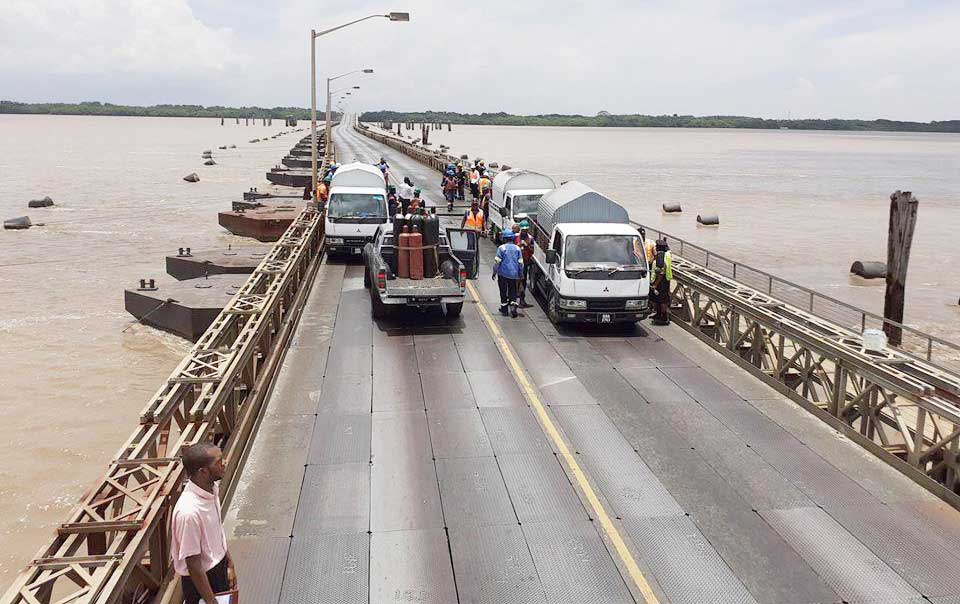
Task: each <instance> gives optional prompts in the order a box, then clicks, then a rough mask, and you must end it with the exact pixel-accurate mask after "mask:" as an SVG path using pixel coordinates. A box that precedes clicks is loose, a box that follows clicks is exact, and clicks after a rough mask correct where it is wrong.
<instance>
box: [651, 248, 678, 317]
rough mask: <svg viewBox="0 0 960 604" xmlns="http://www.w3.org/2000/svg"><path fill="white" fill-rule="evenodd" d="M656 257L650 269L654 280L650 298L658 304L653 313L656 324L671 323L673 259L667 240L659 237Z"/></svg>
mask: <svg viewBox="0 0 960 604" xmlns="http://www.w3.org/2000/svg"><path fill="white" fill-rule="evenodd" d="M656 254H657V255H656V257H655V258H654V260H653V263H652V264H653V265H652V266H651V267H650V270H651V271H652V272H653V275H654V277H653V281H652V282H651V283H650V298H651V299H652V301H653V302H654V303H655V304H656V305H657V308H656V313H655V314H654V315H653V324H654V325H670V282H671V281H673V259H672V258H671V256H670V246H669V245H667V240H666V239H665V238H664V239H658V240H657V244H656Z"/></svg>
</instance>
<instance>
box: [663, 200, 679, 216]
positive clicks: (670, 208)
mask: <svg viewBox="0 0 960 604" xmlns="http://www.w3.org/2000/svg"><path fill="white" fill-rule="evenodd" d="M663 211H664V212H666V213H667V214H675V213H677V212H682V211H683V208H681V207H680V204H679V203H665V204H663Z"/></svg>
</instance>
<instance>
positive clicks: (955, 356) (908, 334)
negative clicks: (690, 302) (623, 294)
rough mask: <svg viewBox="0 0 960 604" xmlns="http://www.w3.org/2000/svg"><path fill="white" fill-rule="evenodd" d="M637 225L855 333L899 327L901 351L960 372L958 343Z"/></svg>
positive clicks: (680, 251) (691, 256)
mask: <svg viewBox="0 0 960 604" xmlns="http://www.w3.org/2000/svg"><path fill="white" fill-rule="evenodd" d="M635 224H636V225H637V226H639V227H641V228H643V229H644V230H645V231H646V233H647V234H648V235H653V236H656V237H665V238H666V239H667V242H668V243H669V245H670V249H671V251H673V253H675V254H677V255H678V256H680V257H682V258H684V259H686V260H689V261H690V262H693V263H695V264H699V265H700V266H703V267H704V268H708V269H710V270H712V271H714V272H716V273H719V274H721V275H723V276H724V277H727V278H729V279H734V280H736V281H739V282H740V283H743V284H744V285H747V286H749V287H751V288H753V289H755V290H758V291H762V292H766V293H767V294H769V295H770V296H772V297H774V298H777V299H779V300H782V301H784V302H787V303H788V304H791V305H793V306H796V307H798V308H802V309H804V310H806V311H808V312H810V313H812V314H814V315H817V316H818V317H822V318H824V319H827V320H828V321H831V322H833V323H836V324H837V325H840V326H842V327H846V328H847V329H850V330H851V331H854V332H856V333H863V330H864V329H882V328H883V326H884V324H889V325H892V326H894V327H899V328H900V329H902V330H903V342H902V343H901V344H900V346H898V349H899V350H900V351H902V352H904V353H906V354H908V355H910V356H913V357H916V358H919V359H923V360H926V361H928V362H929V363H931V364H933V365H936V366H938V367H941V368H943V369H944V370H947V371H951V372H957V371H960V344H958V343H956V342H951V341H949V340H945V339H943V338H939V337H937V336H934V335H930V334H928V333H925V332H922V331H920V330H918V329H914V328H913V327H909V326H907V325H903V324H901V323H897V322H896V321H891V320H889V319H885V318H883V316H881V315H878V314H876V313H872V312H870V311H868V310H864V309H862V308H858V307H856V306H854V305H852V304H848V303H846V302H843V301H841V300H837V299H836V298H832V297H830V296H827V295H824V294H821V293H820V292H817V291H815V290H812V289H810V288H808V287H804V286H802V285H798V284H796V283H793V282H791V281H787V280H786V279H782V278H780V277H777V276H776V275H771V274H770V273H768V272H766V271H762V270H760V269H756V268H753V267H752V266H748V265H746V264H743V263H741V262H737V261H736V260H731V259H730V258H727V257H725V256H721V255H720V254H717V253H715V252H711V251H710V250H708V249H706V248H704V247H701V246H699V245H697V244H695V243H691V242H689V241H686V240H684V239H681V238H680V237H676V236H674V235H671V234H669V233H665V232H663V231H661V230H660V229H657V228H655V227H651V226H647V225H644V224H640V223H635Z"/></svg>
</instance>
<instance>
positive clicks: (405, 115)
mask: <svg viewBox="0 0 960 604" xmlns="http://www.w3.org/2000/svg"><path fill="white" fill-rule="evenodd" d="M360 121H363V122H372V123H380V122H392V123H398V122H400V123H403V122H414V123H420V122H427V123H436V124H474V125H495V126H593V127H597V126H601V127H602V126H609V127H621V128H754V129H768V130H776V129H778V128H789V129H791V130H879V131H886V132H958V133H960V120H950V121H944V122H899V121H894V120H841V119H830V120H807V119H804V120H770V119H763V118H759V117H743V116H736V115H710V116H699V117H698V116H693V115H676V114H674V115H614V114H610V113H607V112H606V111H601V112H600V113H598V114H597V115H595V116H588V115H562V114H556V113H551V114H545V115H512V114H509V113H502V112H501V113H480V114H475V113H455V112H451V111H425V112H398V111H367V112H366V113H364V114H362V115H361V116H360Z"/></svg>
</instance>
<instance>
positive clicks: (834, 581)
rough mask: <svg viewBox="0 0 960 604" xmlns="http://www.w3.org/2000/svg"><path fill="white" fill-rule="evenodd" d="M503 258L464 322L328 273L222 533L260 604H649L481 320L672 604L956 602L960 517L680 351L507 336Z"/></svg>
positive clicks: (708, 356)
mask: <svg viewBox="0 0 960 604" xmlns="http://www.w3.org/2000/svg"><path fill="white" fill-rule="evenodd" d="M337 133H338V136H339V138H338V144H339V145H340V149H341V154H340V155H341V158H342V159H343V160H344V161H352V160H354V159H357V160H362V161H374V160H376V159H377V158H379V157H380V156H383V157H385V158H387V160H388V162H390V164H391V166H393V172H394V175H395V176H400V177H402V176H404V175H409V176H411V177H412V178H413V180H414V181H415V182H417V183H418V184H423V183H427V186H425V187H424V190H425V192H427V193H428V196H429V194H430V192H431V191H433V190H434V189H435V187H434V186H433V183H434V179H437V176H436V174H435V173H434V172H432V171H430V170H428V169H427V168H424V167H422V166H420V165H419V164H416V163H415V162H413V161H412V160H410V159H409V158H407V157H405V156H403V155H400V154H398V153H396V152H394V151H393V150H391V149H388V148H385V147H382V146H379V145H377V144H376V143H374V142H372V141H369V140H366V139H362V138H360V137H359V136H358V135H357V134H356V133H353V132H352V131H348V129H346V128H342V129H338V130H337ZM428 187H429V188H428ZM436 197H439V195H435V197H434V198H436ZM491 253H492V247H490V246H489V245H487V246H486V247H485V248H484V254H485V257H484V264H483V265H482V267H481V271H480V279H478V280H477V281H476V282H474V283H473V284H472V285H473V287H474V291H476V292H477V293H478V296H479V298H480V301H479V303H468V304H465V305H464V310H463V315H462V316H461V317H460V318H459V319H457V320H454V321H449V322H448V321H446V320H445V319H444V318H443V317H442V316H440V315H439V314H430V315H423V316H421V315H419V314H415V313H414V314H405V315H402V316H399V317H396V316H395V317H391V318H388V319H385V320H381V321H376V322H375V321H373V320H372V319H371V318H370V302H369V298H368V295H367V292H366V290H365V289H364V287H363V283H362V270H363V269H362V267H360V266H357V265H349V264H346V265H345V264H338V263H336V262H334V261H329V260H328V261H327V262H326V264H325V265H324V266H323V267H321V270H320V274H319V276H318V280H317V282H316V283H315V285H314V288H313V291H312V293H311V296H310V298H309V301H308V305H307V308H306V309H305V312H304V315H303V318H302V320H301V323H300V326H299V328H298V330H297V334H296V336H295V340H294V342H293V344H292V346H291V348H290V349H289V351H288V353H287V357H286V361H285V363H284V367H283V369H282V371H281V374H280V377H279V379H278V383H277V385H276V388H275V390H274V393H273V395H272V397H271V400H270V402H269V406H268V409H267V411H266V414H265V416H264V419H263V422H262V425H261V427H260V429H259V433H258V435H257V440H256V442H255V443H254V446H253V448H252V450H251V453H250V457H249V460H248V462H247V464H246V467H245V469H244V472H243V478H242V480H241V483H240V485H239V486H238V489H237V492H236V494H235V496H234V498H233V501H232V504H231V509H230V511H229V514H228V530H229V535H230V537H231V546H230V547H231V551H232V552H233V553H234V556H235V558H236V559H237V562H238V566H239V575H240V582H241V590H242V592H243V600H244V602H245V603H251V602H252V603H256V604H259V603H261V602H262V603H276V602H304V603H307V602H311V603H312V602H368V601H369V602H374V603H381V602H394V603H396V602H430V603H433V602H437V603H455V602H462V603H466V602H491V603H493V602H496V603H508V602H551V603H554V602H556V603H581V602H582V603H590V604H594V603H597V602H604V603H617V602H634V601H637V602H645V601H653V600H652V599H651V598H650V597H647V598H645V597H644V596H643V595H642V593H641V592H640V591H638V590H637V589H636V588H635V585H634V582H633V581H632V580H631V579H630V574H629V573H628V572H627V571H626V570H625V567H624V564H623V560H622V557H621V556H620V555H619V554H618V553H617V550H616V548H614V547H611V546H610V543H609V540H608V539H607V538H606V537H605V535H604V531H603V530H602V529H601V526H600V524H601V523H600V522H598V519H597V518H596V514H595V513H594V508H593V507H592V505H591V503H590V502H589V501H588V500H586V499H585V498H584V491H583V489H582V488H580V486H575V485H579V483H578V481H577V480H576V479H575V478H572V477H571V472H570V468H569V467H568V466H567V465H565V464H564V463H563V462H562V457H558V455H557V452H558V447H557V443H556V442H555V441H554V440H553V439H552V438H551V437H550V436H549V435H548V434H547V433H546V432H545V431H544V430H543V429H542V427H541V424H540V423H539V422H538V419H537V416H536V414H535V413H534V410H533V409H532V408H531V405H530V400H529V399H528V398H527V397H525V395H524V392H523V391H522V389H521V388H520V387H519V386H518V382H517V380H516V379H515V375H514V373H513V372H512V370H511V367H510V366H509V365H508V363H507V362H505V360H504V357H503V355H502V354H501V351H500V350H499V349H498V347H497V341H496V338H495V336H494V335H492V333H491V330H490V329H489V328H488V326H487V325H486V323H485V320H488V317H489V320H491V321H493V322H494V324H496V325H497V326H498V327H499V329H500V330H501V332H502V333H503V334H504V335H505V336H506V339H507V340H508V341H509V344H510V346H511V347H512V350H513V351H514V352H515V354H516V356H517V357H518V359H519V364H520V365H522V367H523V369H524V370H525V372H526V375H528V376H529V378H530V379H531V381H532V382H533V385H534V386H535V391H536V394H537V396H538V397H539V399H540V400H542V401H543V403H544V404H545V405H546V412H547V414H548V415H549V417H550V418H551V420H552V421H553V423H554V424H555V425H556V426H557V427H558V428H559V429H560V432H561V433H562V438H563V440H564V442H565V443H566V444H567V445H568V446H569V447H570V448H571V449H572V450H573V451H574V452H575V454H574V455H575V457H576V459H577V463H578V464H579V466H580V467H581V468H583V470H584V471H585V474H586V478H587V480H588V481H589V484H590V485H591V488H592V489H593V490H594V491H595V492H596V494H597V496H598V497H599V502H600V505H601V506H602V507H603V509H604V510H606V512H608V513H609V515H610V516H611V517H612V518H614V525H615V527H616V530H617V531H618V532H619V534H621V535H622V536H623V537H624V538H625V539H626V542H627V545H628V546H629V549H630V552H631V553H632V555H633V557H634V558H635V559H636V562H637V563H638V565H639V568H640V571H641V573H642V575H643V577H644V578H645V579H646V581H647V582H649V584H650V585H651V588H652V590H653V592H654V594H656V598H658V599H659V600H660V601H662V602H673V603H676V604H685V603H702V602H711V603H727V602H729V603H738V602H761V603H797V604H801V603H815V602H816V603H819V602H824V603H826V602H840V601H846V602H854V603H860V602H862V603H867V602H882V603H884V604H898V603H907V602H922V601H933V602H936V603H937V604H949V603H955V604H956V603H958V602H960V514H958V513H956V512H955V511H954V510H952V509H951V508H948V507H947V506H946V505H945V504H943V503H940V502H939V500H937V499H935V498H934V497H932V496H931V495H929V494H928V493H927V492H926V491H924V490H923V489H921V488H920V487H918V486H916V485H914V484H913V483H912V482H910V481H909V480H908V479H906V478H905V477H903V476H902V475H901V474H899V473H898V472H896V471H895V470H893V469H892V468H890V467H889V466H887V465H886V464H884V463H882V462H880V461H879V460H877V459H876V458H874V457H873V456H872V455H870V454H869V453H867V452H865V451H864V450H863V449H861V448H860V447H858V446H857V445H855V444H853V443H851V442H849V441H847V440H846V439H844V438H843V437H841V436H840V435H839V434H838V433H837V432H835V431H833V430H831V429H829V428H828V427H827V426H825V425H824V424H822V423H820V422H819V421H818V420H816V419H815V418H813V417H811V416H809V415H807V414H806V412H805V411H803V410H801V409H799V408H798V407H797V406H796V405H795V404H794V403H793V402H791V401H789V400H787V399H784V398H782V397H780V396H779V395H778V394H777V393H776V392H775V391H774V390H772V389H770V388H768V387H767V386H766V385H764V384H762V383H761V382H759V381H758V380H756V379H755V378H753V377H752V376H750V375H748V374H746V373H745V372H743V371H742V370H740V369H739V368H738V367H737V366H736V365H734V364H733V363H731V362H729V361H728V360H726V359H724V358H723V357H721V356H720V355H718V354H717V353H715V352H713V351H711V350H710V349H708V348H707V347H706V346H705V345H703V344H702V343H700V342H699V341H697V340H696V339H695V338H693V336H690V335H688V334H686V333H685V332H682V331H681V330H680V329H679V328H676V327H673V328H666V329H659V328H651V327H646V326H644V327H643V328H642V329H641V328H638V329H636V330H631V331H619V332H609V331H606V330H590V329H582V328H581V329H571V330H566V329H561V330H558V329H557V328H555V327H554V326H553V325H552V324H550V322H549V321H548V320H547V318H546V316H545V315H544V313H543V311H542V309H541V308H540V307H539V306H538V305H534V307H532V308H529V309H526V311H525V312H524V316H522V317H521V318H519V319H508V318H503V317H501V316H500V315H499V314H497V313H496V307H497V305H498V300H497V292H496V287H495V284H494V283H493V282H492V281H491V280H490V279H489V272H488V270H489V264H488V262H489V257H490V254H491ZM481 304H482V305H483V308H485V309H486V311H487V312H486V313H481V309H480V305H481ZM923 596H926V597H927V598H928V600H923V599H922V597H923Z"/></svg>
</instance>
